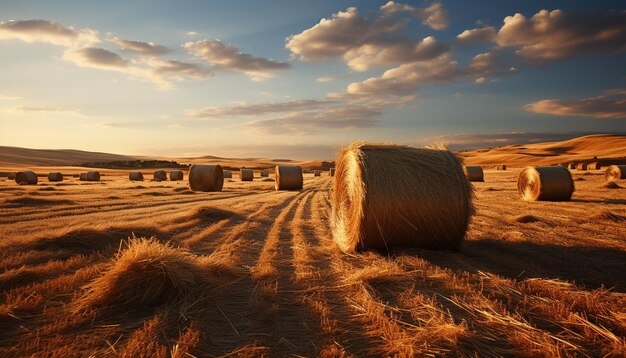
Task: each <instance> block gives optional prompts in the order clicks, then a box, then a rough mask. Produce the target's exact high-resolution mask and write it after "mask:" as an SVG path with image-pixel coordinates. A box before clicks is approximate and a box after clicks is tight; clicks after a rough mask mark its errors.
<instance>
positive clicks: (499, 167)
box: [496, 164, 506, 170]
mask: <svg viewBox="0 0 626 358" xmlns="http://www.w3.org/2000/svg"><path fill="white" fill-rule="evenodd" d="M496 170H506V164H500V165H496Z"/></svg>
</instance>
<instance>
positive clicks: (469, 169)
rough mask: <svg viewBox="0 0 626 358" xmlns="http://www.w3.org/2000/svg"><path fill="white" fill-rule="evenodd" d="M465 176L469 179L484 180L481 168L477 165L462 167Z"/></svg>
mask: <svg viewBox="0 0 626 358" xmlns="http://www.w3.org/2000/svg"><path fill="white" fill-rule="evenodd" d="M463 170H464V172H465V176H466V177H467V180H469V181H485V176H484V174H483V168H482V167H481V166H479V165H468V166H465V167H463Z"/></svg>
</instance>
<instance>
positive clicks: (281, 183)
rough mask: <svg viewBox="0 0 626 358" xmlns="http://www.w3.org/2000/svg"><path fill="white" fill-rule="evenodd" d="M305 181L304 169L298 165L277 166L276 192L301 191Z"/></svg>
mask: <svg viewBox="0 0 626 358" xmlns="http://www.w3.org/2000/svg"><path fill="white" fill-rule="evenodd" d="M303 182H304V180H303V178H302V167H300V166H298V165H277V166H276V184H275V186H274V187H275V188H276V190H300V189H302V184H303Z"/></svg>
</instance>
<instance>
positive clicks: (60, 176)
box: [48, 172, 63, 182]
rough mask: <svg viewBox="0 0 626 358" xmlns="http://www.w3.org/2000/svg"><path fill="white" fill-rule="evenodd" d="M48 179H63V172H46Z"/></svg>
mask: <svg viewBox="0 0 626 358" xmlns="http://www.w3.org/2000/svg"><path fill="white" fill-rule="evenodd" d="M48 181H53V182H56V181H63V174H61V173H60V172H52V173H50V174H48Z"/></svg>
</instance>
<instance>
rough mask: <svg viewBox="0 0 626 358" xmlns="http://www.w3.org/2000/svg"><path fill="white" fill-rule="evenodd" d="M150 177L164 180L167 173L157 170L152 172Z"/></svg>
mask: <svg viewBox="0 0 626 358" xmlns="http://www.w3.org/2000/svg"><path fill="white" fill-rule="evenodd" d="M152 177H153V178H154V179H157V180H160V181H166V180H167V173H166V172H165V170H157V171H156V172H154V174H153V176H152Z"/></svg>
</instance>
